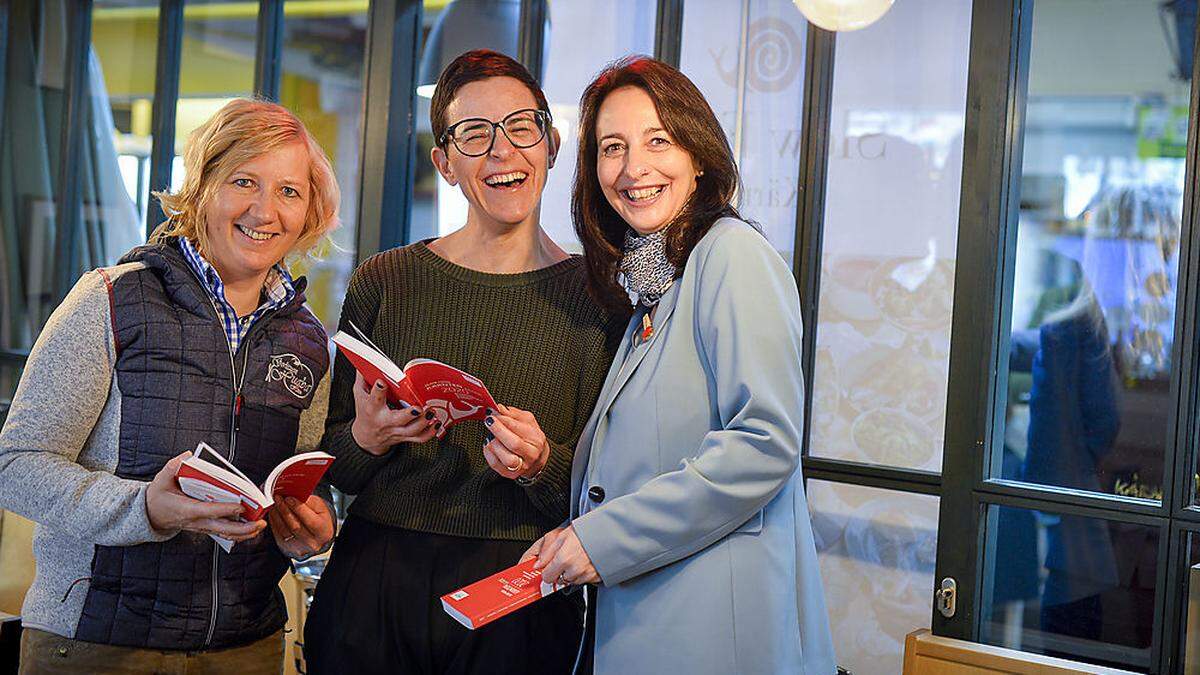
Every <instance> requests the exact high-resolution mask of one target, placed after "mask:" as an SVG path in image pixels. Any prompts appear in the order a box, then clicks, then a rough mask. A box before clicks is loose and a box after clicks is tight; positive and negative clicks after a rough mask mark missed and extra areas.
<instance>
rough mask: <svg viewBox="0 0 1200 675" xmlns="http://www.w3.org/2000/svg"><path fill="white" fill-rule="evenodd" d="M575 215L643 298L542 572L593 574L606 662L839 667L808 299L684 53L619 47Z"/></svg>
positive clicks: (615, 294)
mask: <svg viewBox="0 0 1200 675" xmlns="http://www.w3.org/2000/svg"><path fill="white" fill-rule="evenodd" d="M579 158H580V162H579V169H578V170H577V172H576V176H575V194H574V198H573V205H572V206H573V215H574V218H575V227H576V231H577V232H578V234H579V237H580V239H581V241H582V242H583V245H584V251H585V254H586V258H587V262H588V266H589V272H590V282H591V284H592V290H593V291H594V292H595V293H596V294H597V295H598V296H599V297H600V298H602V299H605V300H606V301H608V302H609V303H610V304H613V305H614V306H615V305H620V304H623V305H624V308H625V309H626V311H628V309H629V301H630V298H633V300H634V303H635V306H634V309H633V314H632V316H631V318H630V321H629V326H628V329H627V330H626V333H625V338H624V342H623V343H622V345H621V347H620V348H619V350H618V353H617V358H616V360H615V361H614V362H613V365H612V368H611V369H610V370H609V373H608V378H607V380H606V383H605V385H604V388H603V389H602V391H601V394H600V398H599V401H598V405H597V407H596V409H595V411H594V412H593V413H592V416H591V420H590V421H589V423H588V425H587V426H586V427H585V428H584V432H583V435H582V436H581V438H580V441H579V445H578V447H577V449H576V452H575V461H574V467H573V471H572V486H573V488H572V513H571V521H570V522H569V523H568V524H566V525H565V526H564V527H561V528H559V529H556V530H554V531H552V532H550V533H549V534H547V535H546V536H545V537H543V538H542V539H541V540H540V541H539V542H537V543H535V544H534V546H533V547H532V548H531V549H530V552H529V554H527V555H537V556H538V558H539V563H538V564H539V565H540V566H542V572H543V577H544V578H546V579H558V580H560V581H561V582H564V583H569V584H577V585H578V584H594V585H595V586H596V587H597V591H596V618H595V631H596V632H595V646H594V654H593V655H594V663H595V672H596V673H597V674H598V675H607V674H610V673H612V674H620V675H631V674H633V673H657V672H685V673H713V674H717V673H720V674H721V675H725V674H728V673H807V674H813V675H832V674H833V673H834V672H835V670H836V666H835V664H834V655H833V646H832V640H831V638H830V634H829V626H828V616H827V614H826V610H825V602H824V597H823V593H822V589H821V580H820V575H819V571H818V563H817V555H816V550H815V547H814V545H813V534H812V528H811V525H810V522H809V515H808V506H807V504H806V502H805V497H804V489H803V480H802V477H801V475H800V468H799V462H800V439H801V431H802V414H803V413H802V411H803V409H804V385H803V377H802V373H801V370H800V354H801V324H800V306H799V299H798V297H797V293H796V287H795V282H794V280H793V278H792V275H791V272H790V270H789V269H788V267H787V265H786V264H785V263H784V262H783V260H782V259H780V257H779V255H778V254H777V253H776V252H775V250H774V249H773V248H772V247H771V246H770V244H769V243H768V242H767V241H766V239H765V238H764V237H763V236H762V235H761V234H760V233H759V232H758V231H757V230H756V229H755V228H753V227H752V226H750V225H748V224H747V223H745V222H744V221H742V220H741V219H740V217H739V216H738V214H737V212H736V211H735V210H734V208H733V207H732V206H731V205H730V202H731V201H732V199H733V196H734V192H735V190H736V186H737V182H738V178H737V168H736V165H735V164H734V161H733V156H732V153H731V151H730V149H729V144H728V142H727V140H726V139H725V136H724V133H723V132H722V130H721V127H720V124H719V123H718V122H717V119H716V116H715V115H714V114H713V112H712V110H711V108H710V107H709V106H708V104H707V102H705V100H704V98H703V96H702V95H701V94H700V92H699V91H698V90H697V89H696V87H695V86H694V85H693V84H692V83H691V82H690V81H689V80H688V79H687V78H686V77H685V76H684V75H682V74H681V73H679V71H677V70H675V69H674V68H671V67H670V66H667V65H665V64H663V63H660V62H658V61H655V60H652V59H649V58H646V57H632V58H629V59H626V60H624V61H621V62H618V63H616V64H614V65H612V66H610V67H609V68H608V69H606V70H605V71H604V72H602V73H601V74H600V76H599V77H598V78H597V79H596V81H595V82H593V83H592V84H591V85H590V86H589V87H588V89H587V91H586V92H585V93H584V95H583V100H582V103H581V122H580V145H579Z"/></svg>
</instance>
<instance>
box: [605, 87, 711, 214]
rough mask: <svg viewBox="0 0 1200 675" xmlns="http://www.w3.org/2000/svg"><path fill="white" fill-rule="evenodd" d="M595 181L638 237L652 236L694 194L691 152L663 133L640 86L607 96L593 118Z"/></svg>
mask: <svg viewBox="0 0 1200 675" xmlns="http://www.w3.org/2000/svg"><path fill="white" fill-rule="evenodd" d="M596 141H597V153H596V176H597V178H599V180H600V188H601V189H602V190H603V191H604V196H605V197H606V198H607V199H608V203H609V204H610V205H612V207H613V210H615V211H616V212H617V215H619V216H621V218H622V219H623V220H624V221H625V222H626V223H628V224H629V226H630V227H632V228H633V229H634V230H636V231H637V233H638V234H643V235H645V234H650V233H651V232H656V231H658V230H660V229H662V228H663V227H665V226H666V225H667V224H668V223H670V222H671V221H672V220H673V219H674V218H675V216H677V215H679V212H680V211H681V210H682V209H683V205H684V204H685V203H686V202H687V200H688V197H690V196H691V194H692V192H694V191H695V190H696V175H697V173H698V171H699V170H698V168H697V167H696V164H695V162H694V161H693V159H692V155H691V153H689V152H688V151H687V150H684V149H683V147H682V146H681V145H679V144H678V143H676V142H675V139H673V138H671V135H670V134H669V133H667V130H666V129H665V128H663V123H662V120H661V119H659V117H658V110H657V109H656V108H655V106H654V101H653V100H652V99H651V98H650V96H649V95H648V94H647V93H646V92H645V91H643V90H642V89H641V88H639V87H632V86H631V87H621V88H620V89H616V90H614V91H613V92H612V93H611V94H609V95H608V96H607V97H606V98H605V99H604V101H603V102H602V103H601V104H600V108H599V110H598V111H597V113H596Z"/></svg>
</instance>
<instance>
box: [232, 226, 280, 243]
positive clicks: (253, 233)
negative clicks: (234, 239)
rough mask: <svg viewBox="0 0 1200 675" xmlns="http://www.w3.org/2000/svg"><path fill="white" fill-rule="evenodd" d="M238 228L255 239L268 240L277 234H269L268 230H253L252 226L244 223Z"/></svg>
mask: <svg viewBox="0 0 1200 675" xmlns="http://www.w3.org/2000/svg"><path fill="white" fill-rule="evenodd" d="M237 228H238V229H239V230H241V231H242V234H244V235H246V236H247V237H250V238H251V239H253V240H254V241H266V240H268V239H270V238H271V237H273V236H275V235H273V234H268V233H266V232H258V231H256V230H251V229H250V228H248V227H245V226H243V225H238V226H237Z"/></svg>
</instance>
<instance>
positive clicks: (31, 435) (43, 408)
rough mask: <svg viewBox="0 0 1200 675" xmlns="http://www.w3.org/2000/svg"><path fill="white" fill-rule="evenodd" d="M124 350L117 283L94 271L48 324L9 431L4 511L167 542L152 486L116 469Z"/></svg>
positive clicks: (86, 535)
mask: <svg viewBox="0 0 1200 675" xmlns="http://www.w3.org/2000/svg"><path fill="white" fill-rule="evenodd" d="M115 362H116V350H115V346H114V338H113V332H112V322H111V308H110V305H109V297H108V289H107V285H106V283H105V280H104V277H103V276H102V275H101V273H100V272H96V271H93V272H89V273H87V274H85V275H84V276H83V277H82V278H81V279H80V280H79V282H78V283H76V284H75V287H74V288H73V289H71V292H70V293H69V294H68V295H67V297H66V299H65V300H63V302H62V304H61V305H59V306H58V308H57V309H56V310H55V311H54V313H53V314H52V315H51V316H50V320H49V321H48V322H47V323H46V326H45V328H43V329H42V332H41V335H40V336H39V337H38V339H37V342H36V344H34V346H33V350H32V351H31V352H30V354H29V360H28V361H27V362H26V364H25V369H24V374H23V375H22V377H21V382H20V384H19V385H18V386H17V392H16V395H15V396H14V397H13V402H12V408H11V409H10V410H9V413H8V419H7V421H6V422H5V425H4V429H3V430H2V431H0V508H4V509H8V510H10V511H12V512H14V513H17V514H20V515H22V516H25V517H26V518H29V519H30V520H33V521H36V522H38V523H41V524H42V525H44V526H46V527H49V528H53V529H54V530H57V531H60V532H63V533H65V534H67V535H69V536H72V537H75V538H77V539H79V540H81V541H88V542H94V543H96V544H100V545H105V546H128V545H133V544H140V543H144V542H148V541H162V540H164V539H168V538H170V537H171V536H173V534H174V533H173V532H168V533H160V532H157V531H155V530H154V529H153V528H152V527H151V525H150V519H149V517H148V516H147V514H146V487H147V485H148V483H143V482H141V481H135V480H127V479H123V478H118V477H117V476H115V475H113V473H112V472H113V470H114V469H115V467H116V463H117V440H118V439H117V433H116V429H117V428H119V424H118V425H113V424H105V425H98V422H99V421H100V419H101V415H102V414H103V415H119V410H118V408H119V405H109V404H110V400H109V397H110V388H111V387H112V384H113V372H114V366H115Z"/></svg>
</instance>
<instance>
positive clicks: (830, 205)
mask: <svg viewBox="0 0 1200 675" xmlns="http://www.w3.org/2000/svg"><path fill="white" fill-rule="evenodd" d="M689 7H690V5H689ZM970 33H971V3H970V2H969V1H968V0H936V1H935V0H930V1H927V2H925V1H923V2H919V3H914V2H899V3H896V4H895V6H893V7H892V9H891V11H889V12H888V13H887V14H886V15H884V17H883V18H882V19H880V20H879V22H878V23H876V24H874V25H872V26H870V27H868V28H866V29H864V30H862V31H856V32H853V33H839V34H838V36H837V41H836V50H837V51H836V54H835V58H834V73H833V101H832V111H831V116H830V129H829V134H830V141H829V142H830V147H829V169H828V177H827V183H826V184H827V192H826V205H825V222H824V241H823V251H822V260H821V287H820V298H819V302H818V317H817V321H818V323H817V326H816V327H815V329H816V331H817V356H816V366H815V369H814V370H815V372H814V373H813V374H812V378H813V388H812V396H813V402H812V433H811V437H810V447H811V453H812V454H814V455H819V456H822V457H831V458H836V459H846V460H852V461H858V462H865V463H870V464H886V465H892V466H901V467H905V468H913V469H924V470H928V471H940V470H941V467H942V437H943V429H944V428H945V425H946V387H947V380H948V376H949V354H950V318H951V306H952V304H953V297H954V265H955V249H956V246H957V235H958V203H959V193H960V187H961V175H962V133H963V125H964V122H965V116H964V115H965V105H966V96H967V59H968V54H969V38H970Z"/></svg>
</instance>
